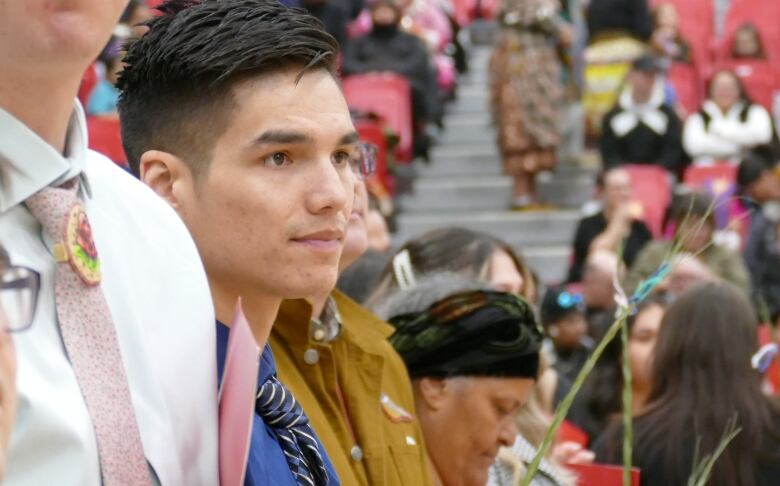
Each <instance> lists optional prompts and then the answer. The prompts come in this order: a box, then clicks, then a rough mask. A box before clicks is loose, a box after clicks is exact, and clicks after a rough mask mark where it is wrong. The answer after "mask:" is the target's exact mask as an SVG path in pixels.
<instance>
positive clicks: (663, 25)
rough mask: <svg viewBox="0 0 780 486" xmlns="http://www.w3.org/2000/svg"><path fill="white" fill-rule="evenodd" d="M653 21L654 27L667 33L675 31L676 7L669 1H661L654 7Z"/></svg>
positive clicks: (676, 24)
mask: <svg viewBox="0 0 780 486" xmlns="http://www.w3.org/2000/svg"><path fill="white" fill-rule="evenodd" d="M656 9H657V10H656V14H655V22H656V28H660V29H664V30H665V31H666V32H667V33H671V34H674V33H676V32H677V26H678V21H679V19H678V16H677V9H676V8H675V7H674V5H672V4H671V3H662V4H661V5H659V6H658V7H656Z"/></svg>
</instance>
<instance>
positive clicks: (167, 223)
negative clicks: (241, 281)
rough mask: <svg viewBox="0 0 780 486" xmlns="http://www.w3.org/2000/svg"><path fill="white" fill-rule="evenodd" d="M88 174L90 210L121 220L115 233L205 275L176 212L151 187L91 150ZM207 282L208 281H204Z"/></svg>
mask: <svg viewBox="0 0 780 486" xmlns="http://www.w3.org/2000/svg"><path fill="white" fill-rule="evenodd" d="M86 174H87V178H88V180H89V187H90V191H91V194H92V197H91V203H92V204H90V205H89V206H88V211H89V212H90V213H91V212H92V211H97V212H110V214H106V215H105V216H107V217H108V218H110V219H112V220H115V219H116V218H120V220H121V224H119V225H115V226H114V228H113V229H114V231H118V232H121V233H122V235H117V237H120V236H124V237H126V238H132V240H133V241H134V244H135V245H140V246H142V247H143V251H144V252H146V254H147V255H148V256H150V257H151V255H157V257H160V258H164V259H165V260H166V261H167V262H168V263H169V264H171V265H175V266H177V267H179V268H187V269H190V270H195V271H197V273H202V272H203V266H202V264H201V260H200V256H199V255H198V251H197V248H196V247H195V243H194V241H193V240H192V237H191V236H190V233H189V231H188V230H187V227H186V226H185V225H184V222H183V221H182V220H181V218H179V215H178V214H177V213H176V211H175V210H174V209H173V208H172V207H171V206H170V205H169V204H168V203H167V202H166V201H165V200H163V199H162V198H161V197H159V196H158V195H157V194H155V192H154V191H152V190H151V189H150V188H149V187H147V186H146V185H144V184H143V183H142V182H141V181H139V180H138V179H136V178H135V177H133V176H132V175H131V174H130V173H128V172H126V171H125V170H123V169H122V168H120V167H119V166H117V165H116V164H115V163H114V162H112V161H111V160H109V159H108V158H106V157H105V156H103V155H101V154H99V153H96V152H93V151H91V150H90V151H89V152H88V155H87V163H86ZM204 281H205V279H204Z"/></svg>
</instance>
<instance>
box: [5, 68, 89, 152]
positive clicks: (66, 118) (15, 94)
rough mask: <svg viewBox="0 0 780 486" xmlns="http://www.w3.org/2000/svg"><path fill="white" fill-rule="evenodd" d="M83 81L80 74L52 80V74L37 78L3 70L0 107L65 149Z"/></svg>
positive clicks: (57, 147)
mask: <svg viewBox="0 0 780 486" xmlns="http://www.w3.org/2000/svg"><path fill="white" fill-rule="evenodd" d="M80 82H81V77H80V76H79V77H74V78H73V79H67V78H65V77H62V78H60V79H57V80H56V82H54V83H52V77H51V76H49V77H45V76H41V77H40V78H39V79H35V78H34V77H25V76H13V75H12V74H10V73H8V72H4V73H1V74H0V108H2V109H3V110H5V111H7V112H8V113H10V114H11V115H13V116H14V117H15V118H16V119H18V120H19V121H21V122H22V123H24V124H25V125H26V126H27V127H28V128H30V130H32V131H33V132H35V133H36V134H37V135H38V136H39V137H41V138H42V139H43V140H44V141H46V142H47V143H48V144H49V145H51V146H52V147H54V149H55V150H57V152H59V153H63V152H64V150H65V140H66V136H67V131H68V123H69V122H70V117H71V114H72V113H73V100H74V98H75V95H76V93H77V92H78V88H79V84H80Z"/></svg>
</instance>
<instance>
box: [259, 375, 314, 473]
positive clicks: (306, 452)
mask: <svg viewBox="0 0 780 486" xmlns="http://www.w3.org/2000/svg"><path fill="white" fill-rule="evenodd" d="M255 409H256V410H257V413H258V414H260V416H261V417H262V418H263V421H264V422H265V423H266V424H267V425H268V426H269V427H271V428H272V429H273V431H274V433H276V436H277V437H278V439H279V445H280V446H281V447H282V451H283V452H284V457H285V458H286V459H287V464H288V465H289V466H290V471H292V473H293V476H295V479H296V480H297V481H298V484H299V485H302V486H327V485H328V484H329V478H328V473H327V471H326V470H325V462H324V461H323V460H322V452H321V451H320V445H319V442H318V440H317V434H316V433H315V432H314V429H312V428H311V425H310V424H309V418H308V417H307V416H306V414H305V413H303V409H302V408H301V406H300V405H299V404H298V401H297V400H295V397H294V396H293V395H292V393H291V392H290V390H288V389H287V387H285V386H284V385H283V384H282V383H281V382H280V381H279V380H278V379H277V378H276V375H274V376H272V377H271V378H269V379H268V381H266V382H265V383H263V384H262V385H261V386H260V389H259V390H258V391H257V399H256V400H255Z"/></svg>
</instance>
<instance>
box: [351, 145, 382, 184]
mask: <svg viewBox="0 0 780 486" xmlns="http://www.w3.org/2000/svg"><path fill="white" fill-rule="evenodd" d="M376 155H377V148H376V145H374V144H371V143H366V142H360V144H358V147H357V150H356V151H355V153H354V155H353V156H352V159H351V160H350V166H351V167H352V172H354V173H355V175H356V176H358V177H359V178H360V179H361V180H363V179H365V178H367V177H368V176H370V175H371V174H373V173H374V170H376Z"/></svg>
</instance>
